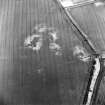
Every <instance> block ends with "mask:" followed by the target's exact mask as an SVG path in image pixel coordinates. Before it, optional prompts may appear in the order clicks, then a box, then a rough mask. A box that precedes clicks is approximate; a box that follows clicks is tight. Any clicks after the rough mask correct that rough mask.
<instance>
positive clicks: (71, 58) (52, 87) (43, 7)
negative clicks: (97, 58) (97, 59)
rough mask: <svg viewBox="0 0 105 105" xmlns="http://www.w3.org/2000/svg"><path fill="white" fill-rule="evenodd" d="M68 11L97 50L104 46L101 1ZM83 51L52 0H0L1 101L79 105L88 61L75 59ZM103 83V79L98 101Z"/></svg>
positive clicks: (14, 104) (23, 104) (87, 51)
mask: <svg viewBox="0 0 105 105" xmlns="http://www.w3.org/2000/svg"><path fill="white" fill-rule="evenodd" d="M75 1H76V0H75ZM71 13H72V15H73V17H74V18H75V19H76V21H77V22H78V23H79V25H80V26H81V28H82V29H83V30H84V32H85V33H86V34H87V35H88V37H89V38H90V39H91V41H92V42H93V44H94V46H95V48H96V49H97V51H98V52H99V53H101V51H104V49H105V45H104V44H105V42H104V40H105V35H104V32H105V30H104V28H105V24H104V23H105V16H104V14H105V9H104V6H102V7H99V8H97V7H95V6H94V5H88V6H85V7H79V8H75V9H73V10H71ZM33 40H34V41H33ZM77 49H79V50H82V51H83V52H82V53H81V54H78V53H80V52H81V51H80V52H78V51H77ZM82 54H86V55H88V54H91V51H90V49H85V45H84V44H83V43H82V41H81V40H80V39H79V38H78V32H74V30H73V29H72V25H71V24H70V23H68V18H67V17H66V16H64V14H63V13H62V11H61V10H60V9H59V7H57V5H56V4H55V2H54V0H0V105H80V104H81V103H82V101H83V96H84V92H85V89H86V85H87V80H88V77H89V69H90V66H91V65H90V63H89V62H85V61H82V60H81V59H79V58H80V56H82ZM104 87H105V80H104V79H103V80H102V83H101V87H100V90H99V94H98V98H100V99H97V100H98V101H97V103H98V105H102V104H101V102H103V101H104V100H105V93H104V92H105V88H104ZM104 104H105V103H104Z"/></svg>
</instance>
